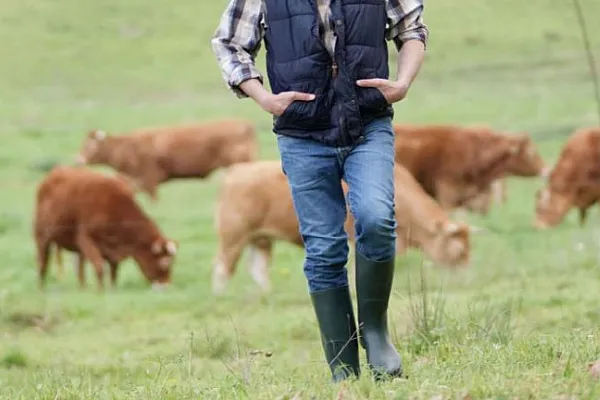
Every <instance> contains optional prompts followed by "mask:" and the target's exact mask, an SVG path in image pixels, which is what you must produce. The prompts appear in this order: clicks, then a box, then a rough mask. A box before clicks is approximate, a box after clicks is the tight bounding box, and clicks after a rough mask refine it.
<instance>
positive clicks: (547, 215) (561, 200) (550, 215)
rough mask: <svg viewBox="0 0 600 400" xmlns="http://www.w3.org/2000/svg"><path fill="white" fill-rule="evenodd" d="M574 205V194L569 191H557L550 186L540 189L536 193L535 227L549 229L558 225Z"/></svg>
mask: <svg viewBox="0 0 600 400" xmlns="http://www.w3.org/2000/svg"><path fill="white" fill-rule="evenodd" d="M572 205H573V196H572V195H571V194H570V193H569V192H561V191H556V190H552V189H550V188H548V187H545V188H542V189H539V190H538V191H537V192H536V194H535V220H534V222H533V225H534V227H535V228H537V229H547V228H551V227H553V226H556V225H558V224H559V223H560V222H561V221H562V220H563V218H564V217H565V215H566V214H567V212H568V211H569V209H570V208H571V206H572Z"/></svg>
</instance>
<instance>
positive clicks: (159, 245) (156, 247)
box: [151, 239, 163, 255]
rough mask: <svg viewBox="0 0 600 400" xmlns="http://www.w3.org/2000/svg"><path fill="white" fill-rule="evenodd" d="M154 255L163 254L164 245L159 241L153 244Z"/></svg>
mask: <svg viewBox="0 0 600 400" xmlns="http://www.w3.org/2000/svg"><path fill="white" fill-rule="evenodd" d="M151 250H152V254H155V255H158V254H160V253H162V252H163V243H162V242H161V241H160V239H157V240H155V241H154V243H152V249H151Z"/></svg>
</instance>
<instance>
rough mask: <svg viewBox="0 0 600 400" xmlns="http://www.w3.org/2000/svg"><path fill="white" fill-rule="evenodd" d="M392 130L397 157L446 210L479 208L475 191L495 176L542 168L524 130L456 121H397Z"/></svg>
mask: <svg viewBox="0 0 600 400" xmlns="http://www.w3.org/2000/svg"><path fill="white" fill-rule="evenodd" d="M394 130H395V132H396V161H397V162H398V163H401V164H402V165H404V166H405V167H406V168H407V169H408V170H409V171H410V173H411V174H412V175H413V176H414V177H415V178H416V179H417V181H418V182H419V183H420V184H421V186H423V188H424V189H425V191H426V192H427V194H429V195H430V196H432V197H433V198H435V199H436V200H437V201H438V202H439V203H440V205H441V206H442V208H444V209H446V210H452V209H455V208H459V207H464V206H466V205H467V204H468V203H469V202H472V204H471V207H473V208H474V209H476V208H477V207H476V206H475V205H474V204H475V203H476V202H477V196H480V195H481V194H482V192H485V191H486V190H487V191H489V190H491V189H490V188H491V185H492V184H493V183H494V182H495V181H496V180H498V179H501V178H503V177H504V176H506V175H507V174H518V175H519V176H537V175H540V174H541V173H542V171H543V168H544V163H543V161H542V159H541V157H539V154H538V153H537V151H536V150H535V147H534V145H533V144H532V141H531V138H530V137H529V135H528V134H526V133H522V134H518V135H508V134H503V133H497V132H495V131H493V130H492V129H490V128H488V127H485V126H471V127H468V126H466V127H459V126H453V125H430V126H428V125H423V126H418V125H408V124H407V125H395V126H394ZM484 195H485V194H484ZM488 196H489V194H488ZM484 208H485V207H484Z"/></svg>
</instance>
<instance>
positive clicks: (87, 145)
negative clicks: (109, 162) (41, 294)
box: [75, 129, 108, 165]
mask: <svg viewBox="0 0 600 400" xmlns="http://www.w3.org/2000/svg"><path fill="white" fill-rule="evenodd" d="M107 137H108V135H107V133H106V132H105V131H102V130H98V129H96V130H93V131H90V132H89V133H88V135H87V136H86V138H85V139H84V141H83V144H82V146H81V150H80V151H79V154H78V155H77V157H76V158H75V163H76V164H77V165H84V164H96V163H100V162H102V161H103V158H104V157H105V155H104V153H105V151H104V143H105V141H106V138H107Z"/></svg>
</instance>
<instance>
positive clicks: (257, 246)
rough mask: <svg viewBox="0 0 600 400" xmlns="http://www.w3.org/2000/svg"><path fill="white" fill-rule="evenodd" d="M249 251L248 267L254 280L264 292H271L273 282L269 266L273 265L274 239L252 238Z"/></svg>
mask: <svg viewBox="0 0 600 400" xmlns="http://www.w3.org/2000/svg"><path fill="white" fill-rule="evenodd" d="M248 251H249V254H248V255H249V260H248V267H249V269H250V275H252V279H254V282H256V283H257V284H258V286H259V287H260V288H261V289H262V290H263V292H270V291H271V283H270V281H269V270H268V267H269V265H271V259H272V254H273V241H272V240H271V239H270V238H267V237H262V238H258V239H255V240H252V241H251V242H250V246H249V247H248Z"/></svg>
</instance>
